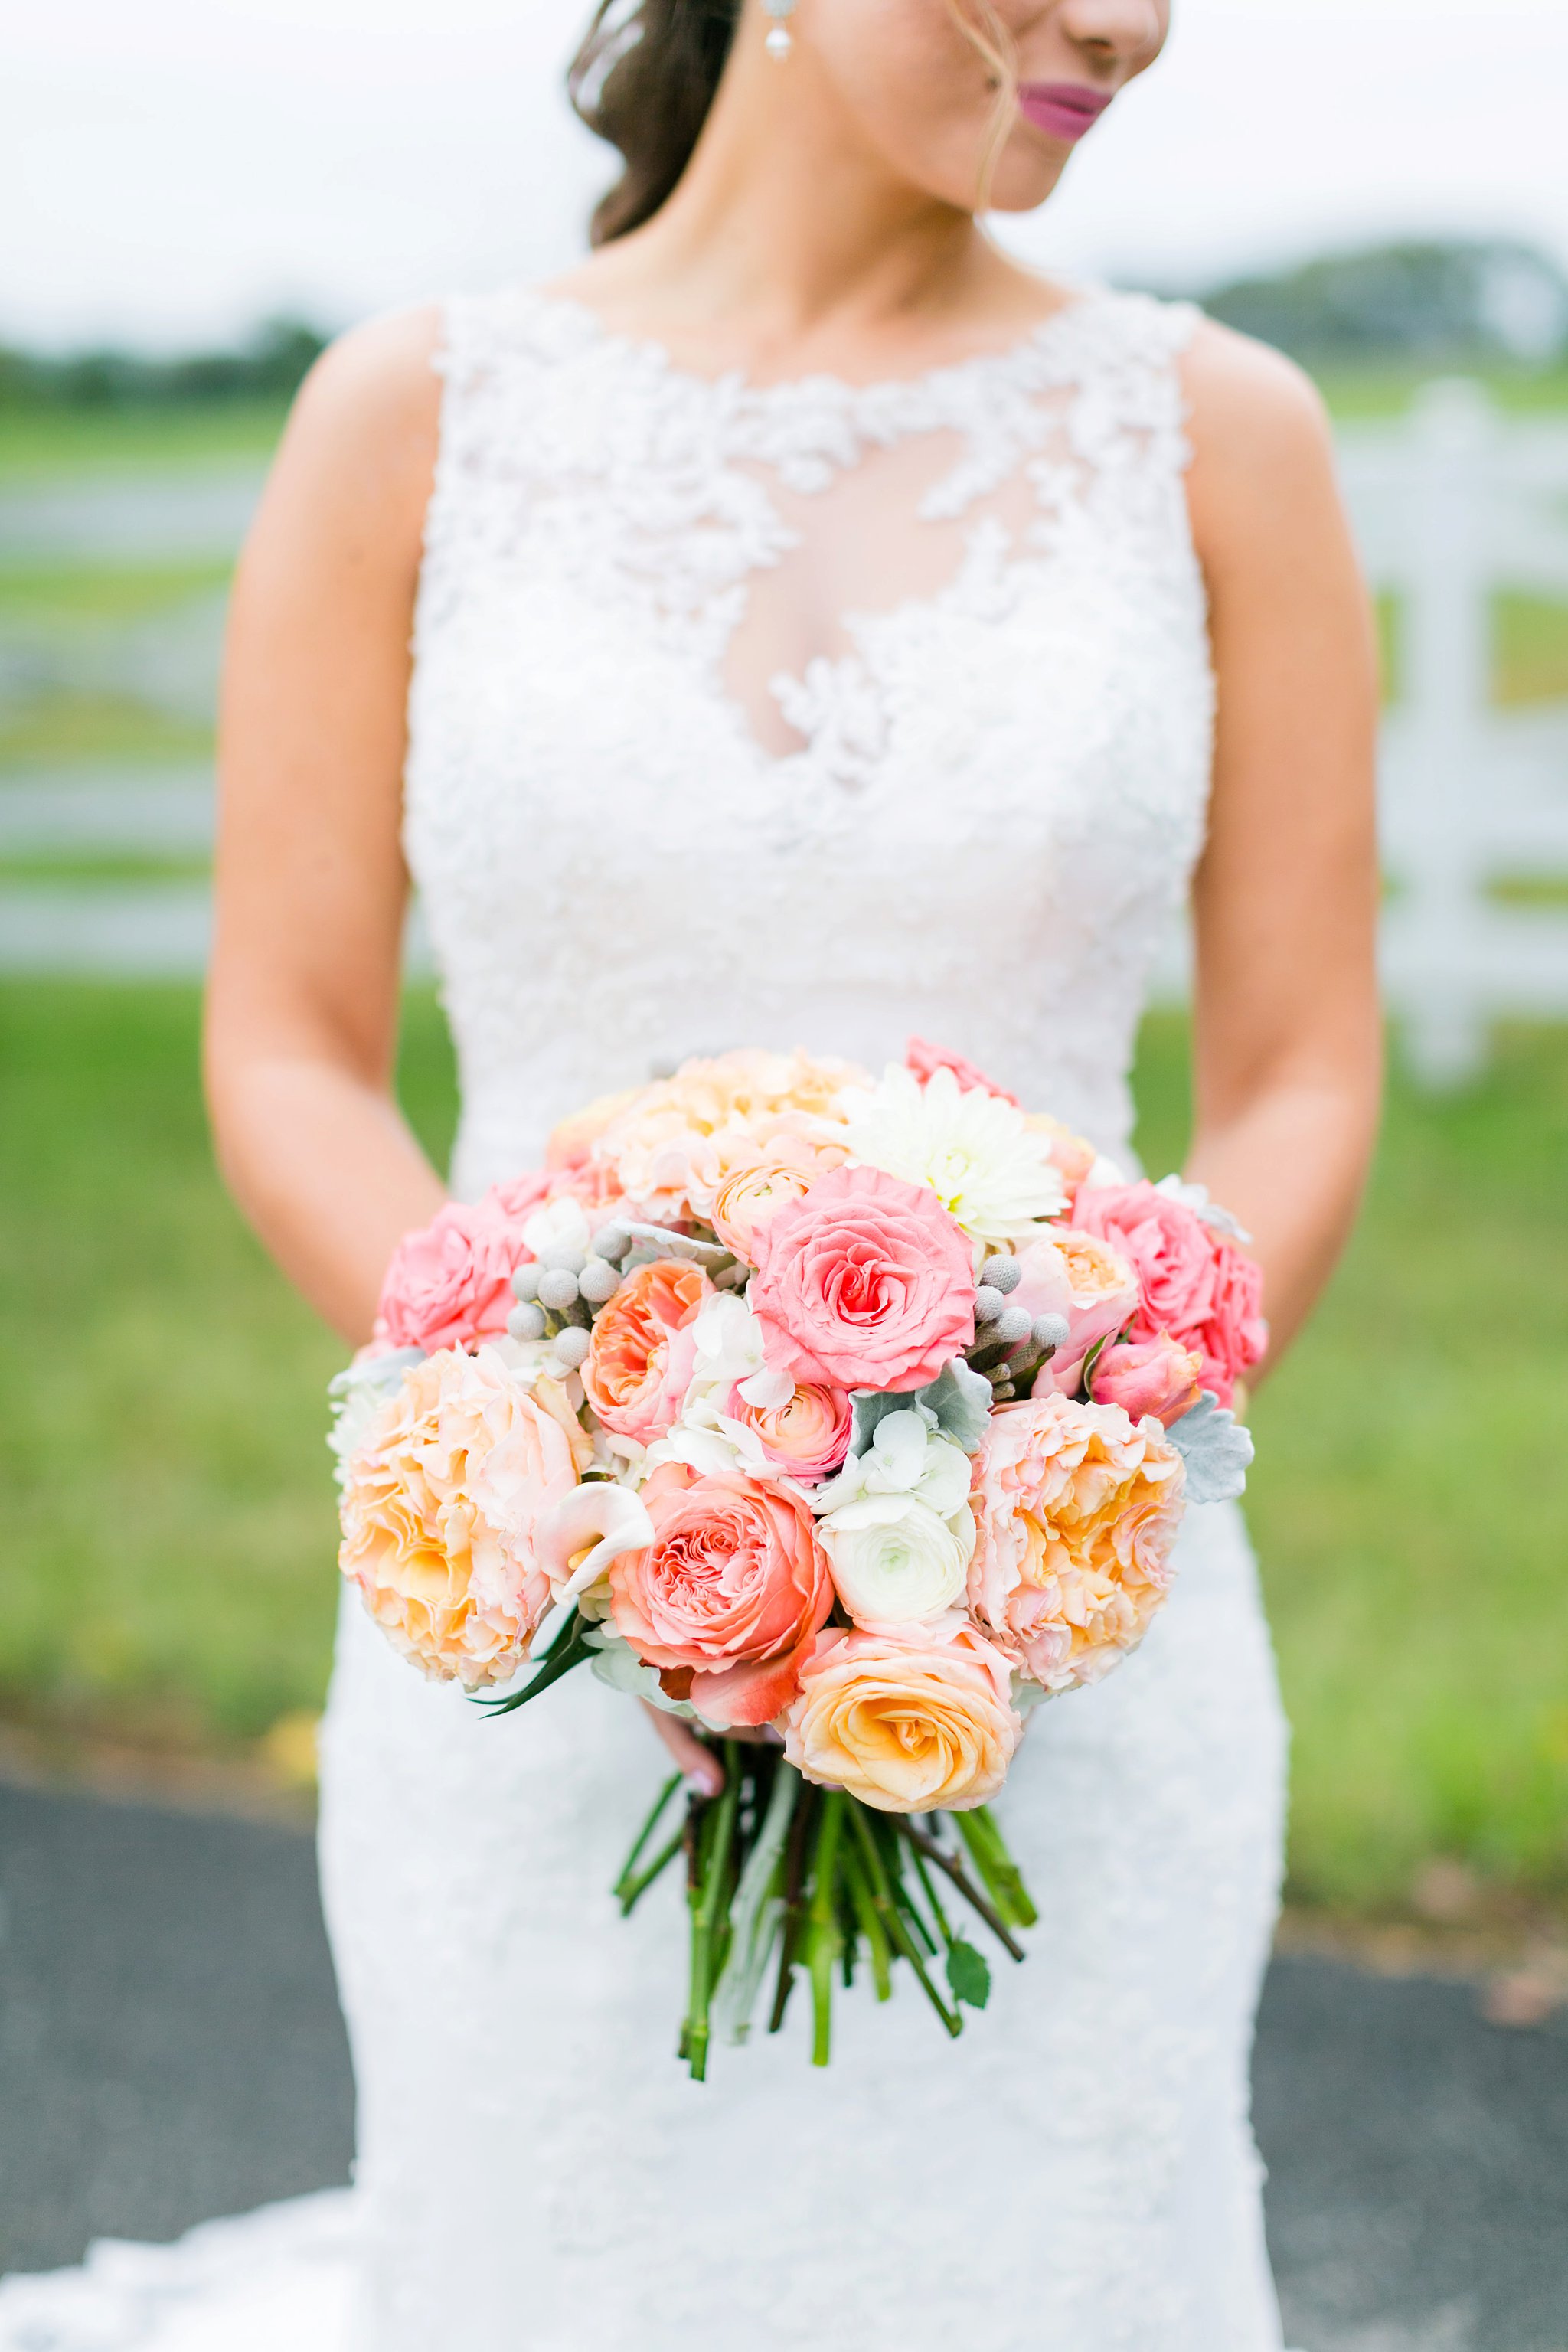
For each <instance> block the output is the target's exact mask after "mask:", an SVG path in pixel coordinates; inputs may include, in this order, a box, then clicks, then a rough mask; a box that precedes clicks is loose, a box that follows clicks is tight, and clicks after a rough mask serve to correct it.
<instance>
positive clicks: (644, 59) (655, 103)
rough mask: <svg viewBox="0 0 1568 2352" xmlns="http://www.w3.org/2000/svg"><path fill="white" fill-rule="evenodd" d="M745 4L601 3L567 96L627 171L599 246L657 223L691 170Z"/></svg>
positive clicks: (608, 205)
mask: <svg viewBox="0 0 1568 2352" xmlns="http://www.w3.org/2000/svg"><path fill="white" fill-rule="evenodd" d="M739 15H740V0H600V5H599V6H598V8H597V10H596V11H595V16H594V21H593V23H592V24H591V25H590V26H589V27H588V30H587V32H586V34H585V35H584V39H583V46H582V47H581V48H580V49H579V50H578V52H577V54H576V56H575V58H574V59H573V60H572V65H571V68H570V70H569V71H568V73H567V77H566V88H567V90H568V93H569V94H570V97H571V100H572V103H573V105H574V107H575V109H576V110H577V112H578V113H579V114H580V115H581V116H582V118H583V121H584V122H585V123H586V124H587V126H588V128H589V130H590V131H596V132H597V133H598V135H599V137H600V138H601V139H607V140H608V141H609V142H610V144H611V146H612V147H618V148H619V149H620V151H621V156H622V160H623V162H624V163H625V166H626V168H625V170H624V171H623V172H622V173H621V176H620V178H619V179H618V180H617V181H616V184H615V186H614V187H613V188H612V189H611V190H610V192H609V194H608V195H607V196H605V198H604V199H603V201H602V202H601V204H600V205H599V206H598V208H597V210H596V211H595V215H594V223H593V236H594V243H595V245H608V244H609V242H610V240H611V238H612V237H617V236H626V232H627V230H628V229H634V228H640V227H641V226H642V224H643V222H644V221H646V220H650V219H651V218H652V217H653V215H654V214H655V213H656V212H658V208H659V206H660V205H662V204H663V202H664V200H665V198H666V197H667V196H668V194H670V191H671V190H672V189H673V188H674V186H675V184H676V182H677V181H678V180H679V177H680V175H681V173H683V172H684V171H685V169H686V166H687V164H688V163H689V162H690V160H691V151H692V149H693V148H694V147H695V146H696V144H697V140H698V135H699V133H700V131H701V129H702V125H703V123H704V122H705V121H707V119H708V110H709V108H710V106H711V105H712V103H713V98H714V93H715V92H716V91H717V89H718V88H719V81H720V77H721V74H722V73H723V70H724V61H725V59H726V58H728V56H729V54H730V47H731V42H732V41H733V40H734V37H735V23H736V19H737V17H738V16H739Z"/></svg>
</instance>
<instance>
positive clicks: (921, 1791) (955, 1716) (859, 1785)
mask: <svg viewBox="0 0 1568 2352" xmlns="http://www.w3.org/2000/svg"><path fill="white" fill-rule="evenodd" d="M1012 1693H1013V1675H1012V1668H1011V1665H1010V1663H1009V1661H1008V1660H1007V1659H1006V1658H1005V1656H1004V1655H1003V1654H1002V1653H1001V1652H1000V1651H999V1650H998V1649H997V1648H996V1647H995V1646H994V1643H990V1642H988V1641H986V1640H985V1638H984V1635H983V1634H981V1633H976V1631H975V1630H974V1628H973V1625H969V1624H966V1623H965V1622H963V1620H962V1619H960V1620H958V1621H957V1622H952V1623H950V1624H948V1625H946V1626H931V1625H921V1626H911V1627H910V1629H909V1630H908V1631H907V1632H898V1633H895V1632H892V1631H884V1632H881V1633H858V1632H857V1633H841V1632H840V1631H839V1630H838V1629H837V1627H833V1628H831V1629H830V1630H829V1631H828V1632H826V1633H822V1634H819V1635H818V1637H817V1641H816V1646H815V1648H814V1649H813V1650H812V1652H811V1654H810V1655H809V1657H808V1658H807V1659H806V1660H805V1664H804V1665H803V1667H802V1669H801V1676H800V1696H799V1697H798V1698H797V1699H796V1700H795V1705H794V1706H792V1707H791V1708H790V1711H789V1714H788V1717H786V1719H785V1724H784V1755H785V1757H786V1759H788V1761H789V1762H790V1763H791V1764H793V1765H794V1766H795V1769H797V1771H801V1772H804V1773H805V1777H806V1779H807V1780H816V1781H817V1782H819V1783H821V1784H823V1785H824V1786H826V1787H827V1788H832V1789H847V1790H848V1791H849V1793H850V1795H851V1796H852V1797H858V1798H859V1800H860V1802H861V1803H862V1804H863V1805H872V1806H874V1807H875V1808H876V1810H877V1811H879V1812H882V1813H929V1812H936V1811H942V1812H967V1811H969V1810H970V1809H971V1808H972V1807H973V1806H975V1805H984V1803H985V1802H986V1801H987V1800H988V1799H989V1798H992V1797H994V1795H995V1794H996V1791H997V1790H998V1789H999V1788H1000V1787H1001V1786H1002V1783H1003V1781H1004V1780H1005V1779H1006V1777H1007V1767H1008V1765H1009V1764H1010V1763H1011V1762H1012V1760H1013V1758H1014V1755H1015V1754H1016V1750H1017V1746H1018V1741H1019V1739H1020V1738H1021V1737H1022V1735H1023V1723H1022V1720H1021V1718H1020V1717H1019V1716H1018V1714H1017V1713H1016V1709H1015V1707H1014V1706H1013V1696H1012Z"/></svg>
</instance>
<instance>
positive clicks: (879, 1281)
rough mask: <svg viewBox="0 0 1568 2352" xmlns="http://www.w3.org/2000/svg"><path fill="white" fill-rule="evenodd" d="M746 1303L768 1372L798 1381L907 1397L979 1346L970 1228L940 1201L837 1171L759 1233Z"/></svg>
mask: <svg viewBox="0 0 1568 2352" xmlns="http://www.w3.org/2000/svg"><path fill="white" fill-rule="evenodd" d="M756 1247H757V1259H756V1265H757V1272H756V1276H755V1278H754V1280H753V1281H752V1286H751V1288H750V1290H749V1292H748V1294H747V1297H748V1299H749V1302H750V1305H751V1308H752V1313H753V1314H754V1315H755V1316H756V1318H757V1320H758V1321H759V1323H761V1325H762V1327H763V1349H764V1352H765V1354H766V1357H767V1360H768V1362H769V1364H770V1365H772V1366H773V1367H774V1369H776V1370H780V1371H784V1372H787V1373H788V1374H789V1375H790V1376H791V1377H792V1378H793V1379H795V1380H796V1381H822V1382H825V1383H826V1384H827V1385H828V1386H830V1387H837V1388H843V1389H877V1390H889V1389H897V1390H905V1389H918V1388H923V1387H924V1386H925V1384H926V1382H927V1381H934V1380H935V1379H937V1377H938V1376H939V1374H940V1373H941V1372H942V1369H943V1367H944V1366H945V1365H947V1364H949V1363H951V1362H952V1359H953V1357H954V1356H955V1355H958V1354H959V1353H960V1352H961V1351H962V1350H963V1349H965V1348H967V1347H968V1346H970V1344H971V1343H972V1341H973V1337H974V1276H973V1269H972V1261H971V1256H970V1246H969V1242H968V1239H967V1237H966V1235H965V1234H964V1232H963V1227H962V1226H961V1225H960V1224H959V1223H958V1222H957V1220H956V1219H955V1218H953V1217H951V1216H949V1214H948V1213H947V1211H946V1210H945V1209H944V1208H943V1207H942V1202H940V1201H939V1200H938V1199H937V1197H936V1194H935V1193H934V1192H929V1191H927V1190H926V1188H925V1187H924V1186H923V1185H917V1184H906V1183H905V1182H904V1181H902V1179H901V1178H900V1177H897V1176H886V1175H884V1174H883V1173H882V1171H881V1170H880V1169H879V1168H838V1169H835V1170H834V1171H833V1172H832V1174H831V1175H827V1176H825V1177H823V1178H822V1180H821V1181H820V1182H818V1183H816V1184H814V1185H813V1186H812V1188H811V1191H810V1192H807V1193H806V1194H805V1197H804V1199H802V1200H799V1201H795V1202H791V1203H790V1205H789V1206H788V1207H787V1208H784V1209H780V1210H779V1211H778V1212H777V1213H776V1214H775V1215H774V1216H773V1217H771V1218H770V1219H769V1220H768V1222H767V1223H766V1224H765V1225H763V1227H762V1228H761V1230H760V1231H759V1233H758V1234H757V1241H756Z"/></svg>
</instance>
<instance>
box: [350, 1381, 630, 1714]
mask: <svg viewBox="0 0 1568 2352" xmlns="http://www.w3.org/2000/svg"><path fill="white" fill-rule="evenodd" d="M591 1459H592V1449H591V1447H590V1445H589V1443H588V1440H587V1438H586V1437H585V1435H584V1433H583V1431H582V1429H581V1428H580V1427H579V1425H578V1423H577V1417H576V1415H575V1413H574V1412H573V1410H572V1408H571V1406H570V1404H569V1403H568V1402H567V1401H566V1398H565V1396H564V1394H563V1391H561V1390H560V1389H559V1388H558V1387H557V1386H556V1384H555V1383H554V1381H548V1380H540V1381H535V1383H534V1384H533V1386H532V1387H531V1389H525V1388H523V1387H522V1386H521V1383H520V1382H519V1381H517V1380H516V1379H515V1378H514V1377H513V1375H512V1374H511V1373H510V1371H509V1370H507V1368H506V1366H505V1365H504V1364H503V1363H502V1361H501V1360H500V1356H499V1355H497V1353H496V1352H495V1350H494V1349H490V1348H481V1349H479V1354H478V1355H477V1356H468V1355H465V1354H464V1353H463V1351H462V1350H461V1349H456V1348H453V1349H442V1350H441V1352H440V1353H439V1354H437V1355H434V1356H429V1357H426V1360H425V1361H424V1362H423V1363H422V1364H416V1365H415V1366H414V1367H413V1369H412V1370H410V1371H409V1372H408V1374H407V1375H406V1377H405V1380H404V1382H403V1385H402V1387H401V1388H400V1389H399V1390H398V1391H396V1393H395V1395H394V1396H393V1397H392V1399H391V1400H390V1401H389V1402H388V1403H387V1404H386V1405H385V1406H384V1408H383V1409H382V1411H381V1412H379V1413H378V1414H377V1415H376V1418H375V1420H374V1423H372V1425H371V1427H370V1429H369V1431H368V1432H367V1433H366V1436H365V1441H364V1443H363V1444H362V1445H361V1446H359V1447H358V1448H357V1449H356V1451H355V1452H354V1453H353V1454H352V1455H351V1456H350V1458H349V1461H348V1463H347V1465H346V1469H345V1478H344V1488H343V1498H342V1528H343V1541H342V1550H341V1552H340V1554H339V1565H340V1566H341V1568H342V1572H343V1574H344V1575H345V1576H346V1577H348V1578H349V1579H350V1580H352V1581H353V1583H355V1584H357V1585H358V1587H359V1590H360V1594H361V1597H362V1599H363V1601H364V1605H365V1607H366V1608H367V1609H368V1610H369V1612H370V1613H371V1615H372V1616H373V1617H374V1619H375V1622H376V1623H377V1624H378V1625H379V1626H380V1627H381V1630H382V1632H383V1633H384V1634H385V1635H386V1637H387V1639H388V1640H389V1641H390V1642H391V1643H394V1645H395V1647H396V1648H397V1649H399V1650H401V1651H402V1653H403V1654H404V1656H405V1657H406V1658H410V1659H412V1661H413V1662H414V1664H416V1665H417V1666H419V1667H421V1668H422V1669H423V1671H424V1672H425V1673H426V1674H427V1675H432V1676H434V1677H437V1678H438V1679H440V1680H444V1681H455V1682H461V1683H464V1684H466V1685H468V1688H469V1689H470V1690H478V1689H479V1688H481V1687H482V1686H483V1685H486V1684H487V1683H496V1682H506V1681H508V1680H510V1677H511V1675H513V1674H515V1673H516V1671H517V1669H518V1667H519V1666H520V1665H521V1664H522V1662H523V1660H524V1659H525V1658H526V1657H527V1655H528V1653H529V1647H530V1644H531V1642H532V1640H533V1636H534V1633H535V1632H536V1631H537V1629H538V1625H539V1622H540V1619H541V1618H542V1616H543V1614H544V1612H545V1611H546V1610H547V1609H548V1608H549V1606H550V1602H551V1599H552V1586H551V1580H550V1577H549V1575H548V1573H547V1571H546V1569H545V1565H544V1563H543V1561H542V1559H541V1558H540V1555H539V1552H538V1550H537V1549H536V1541H535V1538H536V1534H537V1530H538V1527H539V1522H540V1519H541V1517H542V1514H543V1513H545V1512H546V1511H548V1510H550V1509H551V1508H552V1507H553V1506H554V1505H556V1504H558V1503H561V1502H563V1500H564V1499H565V1498H566V1496H569V1495H572V1494H574V1493H575V1491H576V1489H577V1481H578V1476H579V1474H580V1473H581V1472H582V1471H583V1470H584V1469H585V1468H586V1467H587V1465H588V1463H589V1461H590V1460H591Z"/></svg>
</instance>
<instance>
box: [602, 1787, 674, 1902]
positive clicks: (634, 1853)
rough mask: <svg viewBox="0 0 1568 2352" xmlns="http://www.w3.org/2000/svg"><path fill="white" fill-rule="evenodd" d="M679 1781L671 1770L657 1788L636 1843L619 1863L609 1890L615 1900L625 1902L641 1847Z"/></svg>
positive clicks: (652, 1831)
mask: <svg viewBox="0 0 1568 2352" xmlns="http://www.w3.org/2000/svg"><path fill="white" fill-rule="evenodd" d="M680 1781H681V1775H680V1774H679V1772H672V1773H671V1775H670V1777H669V1779H668V1780H667V1781H666V1782H665V1784H664V1786H663V1788H662V1789H661V1790H659V1792H658V1796H657V1797H656V1798H655V1800H654V1807H653V1811H652V1812H651V1813H649V1815H648V1817H647V1821H646V1822H644V1823H643V1825H642V1827H641V1829H640V1830H639V1831H638V1832H637V1843H636V1844H635V1845H634V1846H633V1848H632V1850H631V1852H630V1853H628V1854H627V1856H626V1860H625V1862H624V1863H623V1864H621V1874H620V1876H619V1877H618V1878H617V1879H616V1883H615V1885H614V1887H613V1888H612V1889H611V1892H612V1893H613V1894H614V1895H615V1896H616V1901H617V1902H620V1903H624V1902H625V1900H626V1888H627V1886H628V1885H630V1884H631V1880H632V1874H633V1873H634V1872H635V1871H636V1869H637V1864H638V1863H639V1862H640V1861H641V1860H642V1857H643V1849H644V1848H645V1846H646V1845H647V1842H648V1840H649V1838H651V1837H652V1835H653V1833H654V1832H655V1830H656V1829H657V1828H658V1824H659V1822H660V1819H661V1818H662V1816H663V1813H664V1809H665V1807H666V1806H667V1805H668V1802H669V1801H670V1799H671V1797H673V1796H674V1794H675V1792H676V1790H677V1789H679V1786H680ZM675 1843H676V1845H677V1846H678V1847H679V1843H680V1839H679V1834H678V1835H677V1838H676V1841H675Z"/></svg>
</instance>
